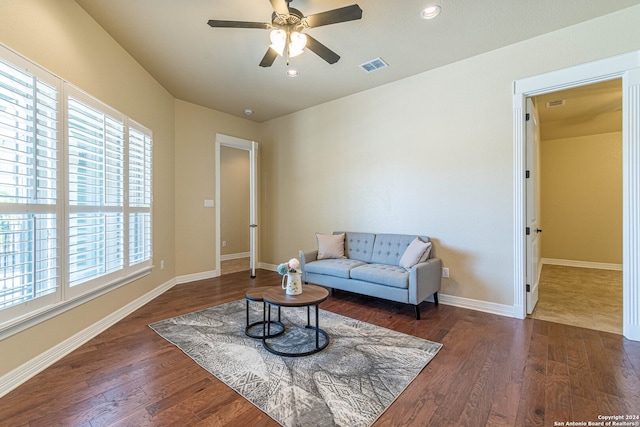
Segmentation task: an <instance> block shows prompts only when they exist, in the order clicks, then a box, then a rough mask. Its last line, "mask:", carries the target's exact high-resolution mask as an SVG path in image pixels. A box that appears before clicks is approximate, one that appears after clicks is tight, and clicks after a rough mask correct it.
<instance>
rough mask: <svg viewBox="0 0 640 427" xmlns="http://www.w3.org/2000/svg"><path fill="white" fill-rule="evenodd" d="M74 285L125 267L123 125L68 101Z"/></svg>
mask: <svg viewBox="0 0 640 427" xmlns="http://www.w3.org/2000/svg"><path fill="white" fill-rule="evenodd" d="M67 108H68V133H69V140H68V159H69V173H68V179H69V183H68V185H69V191H68V195H69V201H68V203H69V218H68V221H69V224H68V233H69V236H68V238H69V243H68V244H69V285H70V286H72V287H73V286H76V285H78V284H81V283H83V282H86V281H88V280H92V279H96V278H99V277H102V276H106V275H108V274H110V273H113V272H117V271H120V270H122V269H123V268H124V239H125V224H124V140H125V135H124V124H123V120H122V118H115V117H112V116H110V115H108V114H106V113H105V112H103V111H101V110H103V109H104V108H105V107H103V106H102V107H101V109H100V110H99V109H97V108H94V107H93V106H91V105H89V103H86V102H83V101H80V100H79V99H77V98H76V97H75V96H69V98H68V104H67Z"/></svg>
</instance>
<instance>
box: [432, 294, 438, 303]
mask: <svg viewBox="0 0 640 427" xmlns="http://www.w3.org/2000/svg"><path fill="white" fill-rule="evenodd" d="M433 301H434V302H435V303H436V305H438V293H437V292H434V293H433Z"/></svg>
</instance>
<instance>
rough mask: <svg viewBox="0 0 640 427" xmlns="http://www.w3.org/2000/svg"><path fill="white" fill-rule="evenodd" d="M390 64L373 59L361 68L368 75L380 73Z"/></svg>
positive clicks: (361, 65)
mask: <svg viewBox="0 0 640 427" xmlns="http://www.w3.org/2000/svg"><path fill="white" fill-rule="evenodd" d="M388 66H389V64H387V63H386V62H384V61H383V60H382V58H376V59H372V60H371V61H369V62H365V63H364V64H360V68H362V69H363V70H365V71H366V72H367V73H372V72H374V71H378V70H379V69H381V68H386V67H388Z"/></svg>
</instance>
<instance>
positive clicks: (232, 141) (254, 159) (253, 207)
mask: <svg viewBox="0 0 640 427" xmlns="http://www.w3.org/2000/svg"><path fill="white" fill-rule="evenodd" d="M221 146H226V147H232V148H237V149H240V150H246V151H248V152H249V224H247V227H249V228H250V230H249V239H250V243H249V246H250V247H249V269H250V274H251V277H252V278H253V277H256V266H257V264H258V261H257V259H258V258H257V257H258V143H257V142H256V141H248V140H246V139H241V138H236V137H233V136H228V135H222V134H217V135H216V152H215V156H216V161H215V164H216V172H215V173H216V203H215V205H216V251H217V252H216V253H217V260H216V271H218V272H220V147H221Z"/></svg>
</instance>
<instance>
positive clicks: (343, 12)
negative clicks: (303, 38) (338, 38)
mask: <svg viewBox="0 0 640 427" xmlns="http://www.w3.org/2000/svg"><path fill="white" fill-rule="evenodd" d="M360 18H362V9H360V6H358V5H357V4H352V5H351V6H345V7H341V8H339V9H333V10H329V11H327V12H320V13H316V14H315V15H309V16H307V17H306V18H305V21H306V24H305V26H306V27H308V28H314V27H321V26H323V25H330V24H337V23H339V22H346V21H355V20H356V19H360Z"/></svg>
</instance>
